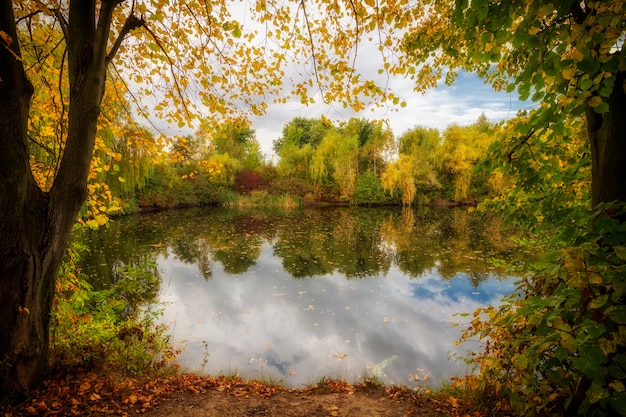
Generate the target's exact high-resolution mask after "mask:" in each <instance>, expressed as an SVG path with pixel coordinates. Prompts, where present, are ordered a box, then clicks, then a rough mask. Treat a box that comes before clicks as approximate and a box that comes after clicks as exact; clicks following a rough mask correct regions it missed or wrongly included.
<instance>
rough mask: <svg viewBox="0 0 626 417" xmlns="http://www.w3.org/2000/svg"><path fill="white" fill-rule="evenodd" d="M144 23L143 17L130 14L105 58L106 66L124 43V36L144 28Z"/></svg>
mask: <svg viewBox="0 0 626 417" xmlns="http://www.w3.org/2000/svg"><path fill="white" fill-rule="evenodd" d="M145 23H146V21H145V20H144V19H143V16H142V17H141V18H139V17H137V16H135V15H134V14H132V13H131V14H130V15H129V16H128V17H127V18H126V22H124V26H123V27H122V30H121V31H120V33H119V35H118V36H117V39H115V42H114V43H113V46H112V47H111V50H110V51H109V53H108V55H107V57H106V63H107V64H108V63H109V62H111V60H112V59H113V58H114V57H115V54H116V53H117V51H118V50H119V49H120V46H121V45H122V42H123V41H124V38H125V37H126V35H128V33H130V31H131V30H133V29H137V28H140V27H142V26H144V25H145Z"/></svg>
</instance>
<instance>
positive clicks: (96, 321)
mask: <svg viewBox="0 0 626 417" xmlns="http://www.w3.org/2000/svg"><path fill="white" fill-rule="evenodd" d="M81 252H82V248H80V247H79V246H78V245H76V244H74V245H72V247H71V249H70V250H69V251H68V256H67V257H66V261H65V263H64V265H63V268H62V271H61V272H62V273H61V275H60V279H59V284H58V286H57V294H56V297H55V300H54V305H53V310H52V315H53V319H52V321H51V332H50V334H51V340H50V352H51V355H50V364H51V367H52V369H60V370H63V371H65V372H66V371H68V370H71V369H88V370H94V371H102V370H106V371H107V372H110V373H113V374H115V373H117V374H122V375H129V376H140V375H145V374H147V373H152V372H156V373H167V372H170V371H171V370H172V368H171V367H170V366H169V364H170V363H171V362H172V360H173V359H174V358H175V356H176V353H177V352H175V351H174V350H173V349H172V347H171V346H170V345H169V342H168V338H167V335H166V333H165V330H166V329H165V328H164V327H163V326H159V325H157V324H156V318H157V316H158V313H155V312H151V311H148V310H142V309H141V307H142V306H144V305H145V304H147V303H149V302H153V301H154V299H155V297H156V294H157V291H158V287H159V283H158V282H156V281H157V280H158V279H159V278H157V277H155V276H154V275H153V274H151V273H150V270H151V269H153V267H152V266H150V265H143V266H142V265H139V266H137V267H130V266H126V267H122V268H120V270H119V276H120V278H119V279H118V281H117V282H116V283H115V284H114V285H113V286H112V287H110V288H107V289H103V290H95V289H94V287H93V286H92V285H90V284H89V283H88V282H87V279H86V278H87V277H86V276H85V275H82V274H81V273H80V271H79V270H77V268H76V261H77V260H78V257H79V256H80V253H81Z"/></svg>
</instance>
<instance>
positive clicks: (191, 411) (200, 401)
mask: <svg viewBox="0 0 626 417" xmlns="http://www.w3.org/2000/svg"><path fill="white" fill-rule="evenodd" d="M137 415H143V416H148V417H174V416H176V417H224V416H232V417H254V416H259V417H305V416H311V417H383V416H384V417H407V416H420V417H431V416H446V415H452V414H450V413H447V412H444V410H443V409H442V408H439V407H438V406H437V405H436V404H433V403H428V402H427V401H423V402H422V403H421V404H420V403H419V402H418V403H416V402H415V401H411V400H409V399H407V398H402V399H396V400H394V399H392V398H388V396H387V395H381V393H366V392H354V393H330V394H317V393H298V392H283V393H279V394H275V395H273V396H271V397H269V398H264V397H260V396H258V395H255V394H251V395H249V396H246V397H243V398H237V397H235V396H233V395H232V394H230V393H225V392H219V391H217V390H211V391H208V392H206V393H202V394H192V393H175V394H173V395H171V396H170V397H169V398H167V399H166V400H165V401H163V402H162V403H161V404H159V405H158V406H156V407H154V408H153V409H151V410H149V411H148V412H147V413H145V414H137Z"/></svg>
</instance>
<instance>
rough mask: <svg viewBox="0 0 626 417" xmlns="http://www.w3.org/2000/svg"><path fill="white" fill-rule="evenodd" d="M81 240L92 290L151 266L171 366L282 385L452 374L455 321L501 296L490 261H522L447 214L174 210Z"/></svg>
mask: <svg viewBox="0 0 626 417" xmlns="http://www.w3.org/2000/svg"><path fill="white" fill-rule="evenodd" d="M84 238H85V239H86V240H89V239H90V240H91V244H92V249H91V250H92V254H94V253H95V254H94V256H93V257H92V258H91V259H90V260H91V262H90V263H85V264H84V265H83V268H84V269H85V270H86V271H87V272H88V273H90V274H91V275H93V276H94V277H96V276H97V277H98V279H99V280H100V285H103V286H104V285H108V283H110V282H112V280H115V274H114V273H112V272H111V271H112V270H114V269H115V268H111V266H114V265H127V264H137V263H139V261H140V260H141V261H144V260H145V259H146V258H151V259H153V260H155V261H156V262H157V265H158V269H159V271H160V274H161V279H162V283H161V288H160V293H159V299H160V300H161V301H162V302H163V303H164V304H163V307H162V308H163V321H164V322H166V323H167V324H168V325H169V326H170V329H171V332H172V340H173V341H176V342H180V343H181V345H182V346H184V347H185V349H186V350H185V351H184V353H183V354H182V355H181V357H180V361H181V363H182V365H183V366H185V367H187V368H189V369H191V370H203V371H206V372H211V373H215V372H225V373H231V372H238V373H240V374H242V375H244V376H247V377H259V376H263V377H271V378H276V379H284V382H285V383H286V384H287V385H291V386H299V385H300V384H306V383H311V382H315V381H316V380H317V379H318V378H320V377H322V376H326V377H341V378H345V379H349V380H358V379H360V378H361V377H362V375H363V373H364V372H366V373H369V374H377V376H378V377H381V378H382V379H383V380H384V381H385V382H388V383H399V384H409V383H410V382H411V381H410V380H411V378H412V375H418V376H423V375H424V374H429V375H430V377H431V380H432V381H434V382H439V381H441V380H444V379H448V378H450V377H452V376H455V375H459V374H462V373H464V372H465V371H466V370H465V365H464V364H463V363H462V362H455V361H450V360H448V358H449V356H450V354H451V353H455V352H457V353H462V351H463V350H465V349H466V348H467V347H461V348H458V347H456V346H455V345H454V342H455V341H456V340H457V339H458V337H459V328H458V327H454V326H453V322H454V321H456V320H459V318H458V317H455V316H454V314H455V313H457V312H471V311H473V310H474V309H475V308H477V307H478V306H481V305H489V304H495V303H497V302H498V300H499V299H500V298H501V297H502V296H503V295H504V294H506V293H510V292H511V291H512V290H513V284H512V281H511V280H510V279H506V278H505V277H503V271H501V270H500V269H498V268H497V267H495V266H494V265H493V264H492V263H490V262H489V260H490V259H493V258H498V259H506V260H507V261H508V262H515V261H516V259H518V258H520V257H524V256H528V255H527V254H525V253H523V252H520V251H519V250H518V249H517V248H515V247H514V245H512V244H511V243H510V239H509V236H508V235H507V234H506V233H504V231H503V230H502V228H501V226H500V225H499V223H498V222H495V221H493V220H490V219H485V218H484V217H480V216H478V215H475V214H470V213H467V212H466V211H464V210H450V209H444V210H434V209H431V210H420V211H412V210H408V211H407V210H405V211H401V210H399V209H345V208H344V209H326V210H302V211H298V212H293V213H287V214H285V213H272V212H266V211H247V212H241V211H234V210H227V209H205V210H185V211H179V212H167V213H159V214H155V215H149V216H142V217H135V218H125V219H120V220H119V221H117V222H115V224H114V226H112V227H111V228H110V229H109V230H106V231H99V232H96V233H91V234H90V236H88V237H84ZM107 241H108V242H109V243H106V242H107ZM102 270H105V272H104V273H102V272H101V271H102ZM106 271H108V272H106ZM382 365H386V366H384V367H383V366H382Z"/></svg>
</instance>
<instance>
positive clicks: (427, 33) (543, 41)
mask: <svg viewBox="0 0 626 417" xmlns="http://www.w3.org/2000/svg"><path fill="white" fill-rule="evenodd" d="M430 5H431V9H430V13H429V14H428V16H427V17H426V18H425V19H424V20H423V21H422V22H421V25H420V26H419V27H414V28H412V29H411V30H410V34H409V35H408V36H407V38H406V43H405V44H404V50H405V51H406V56H405V58H406V61H404V62H403V63H400V64H399V65H398V66H397V69H398V70H400V68H402V67H404V64H407V63H410V62H411V61H412V62H413V64H414V65H415V64H416V63H417V67H413V70H412V72H414V73H415V74H416V77H418V78H419V77H425V78H426V79H429V78H433V77H434V78H437V77H438V76H441V75H442V74H443V72H444V71H448V73H447V74H446V78H447V80H448V81H452V80H453V79H454V76H455V71H456V70H459V69H463V70H470V71H477V72H478V73H479V74H480V75H482V76H484V77H486V79H487V80H488V81H489V82H491V83H492V84H493V85H494V86H495V87H496V88H506V89H507V90H508V91H510V92H512V91H514V90H517V91H518V93H519V94H520V97H521V98H522V99H524V100H526V99H531V100H533V101H535V102H538V103H539V104H538V105H537V106H536V108H534V109H532V110H530V111H528V112H523V113H521V114H519V115H518V117H516V118H515V119H514V120H512V121H510V122H509V123H507V125H506V126H505V127H504V130H503V135H502V136H500V140H498V141H497V142H496V143H495V144H494V146H492V152H491V155H490V156H491V162H490V163H491V164H492V166H496V167H497V168H498V169H499V170H500V172H505V173H507V174H514V175H512V176H511V177H510V178H509V179H510V180H511V181H512V182H513V184H514V187H513V188H512V189H511V190H509V191H508V192H507V193H506V194H507V195H506V199H504V200H499V201H505V204H504V205H502V206H501V208H503V210H504V213H505V214H507V215H508V218H509V219H510V221H511V222H513V223H515V224H518V225H521V226H523V227H524V228H526V229H528V230H532V231H535V232H538V234H537V237H536V245H538V246H540V248H541V250H543V251H545V256H544V257H543V258H542V259H541V261H540V262H536V263H532V264H531V265H528V267H529V270H530V271H532V274H529V276H528V277H525V278H524V279H523V280H521V281H520V282H519V285H518V287H517V290H516V294H514V295H511V296H510V297H507V298H505V299H504V300H503V305H502V306H500V307H498V308H490V309H484V310H479V311H477V312H476V313H475V315H474V320H473V321H472V323H471V326H470V331H469V332H468V334H467V335H468V336H469V337H472V338H475V337H476V336H478V337H480V338H488V339H489V342H488V343H487V345H486V347H485V348H484V350H482V351H481V352H479V353H478V354H477V355H476V356H475V357H474V359H475V360H474V364H475V365H477V366H478V367H479V369H480V372H481V374H480V375H479V376H478V378H473V377H469V378H466V383H468V386H473V387H477V388H478V391H479V392H480V393H481V395H482V398H485V399H491V400H494V402H493V403H491V404H490V409H491V411H492V412H495V413H498V412H499V410H498V407H501V408H502V409H506V413H510V405H513V406H514V407H515V408H516V411H517V412H518V413H519V414H520V415H563V414H567V415H587V416H612V415H626V391H625V390H624V385H625V383H624V381H625V379H626V378H625V376H626V339H625V338H624V337H623V332H624V329H625V327H624V324H625V323H626V311H625V309H624V303H625V300H626V292H625V286H624V273H625V271H626V254H624V252H623V249H622V248H623V247H624V246H625V245H626V222H625V221H624V220H625V219H626V211H625V210H624V207H625V203H626V165H625V164H624V162H625V161H624V159H625V158H626V141H624V135H626V119H625V118H624V114H625V113H626V85H625V81H626V66H625V60H624V57H625V51H624V36H625V33H626V2H624V1H583V2H581V1H575V0H569V1H561V2H547V1H541V0H532V1H516V0H513V1H509V2H485V1H471V2H470V1H466V0H461V1H456V2H450V1H435V2H432V3H430ZM433 54H435V55H434V56H435V58H434V59H433ZM421 64H423V65H421ZM420 65H421V66H420ZM416 68H417V69H416ZM403 71H405V72H406V71H407V69H406V67H404V68H403ZM581 124H582V125H583V126H584V129H583V131H584V130H586V133H585V134H583V137H581V136H579V132H580V130H579V127H580V126H581ZM589 168H590V170H591V185H590V188H591V190H590V193H585V185H586V181H585V180H586V177H585V173H586V172H587V169H589ZM589 194H590V195H589ZM497 201H498V200H496V201H495V203H496V204H497ZM483 314H484V315H483ZM503 404H504V405H503ZM502 411H504V410H502Z"/></svg>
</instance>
